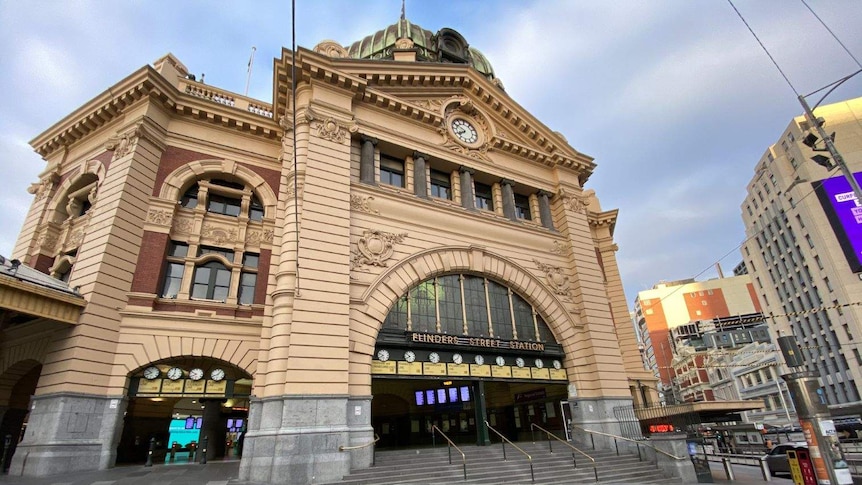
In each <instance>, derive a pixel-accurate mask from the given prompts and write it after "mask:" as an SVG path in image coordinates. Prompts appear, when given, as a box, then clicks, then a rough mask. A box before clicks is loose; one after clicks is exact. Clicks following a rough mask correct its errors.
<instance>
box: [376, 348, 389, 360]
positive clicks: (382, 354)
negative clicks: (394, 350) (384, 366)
mask: <svg viewBox="0 0 862 485" xmlns="http://www.w3.org/2000/svg"><path fill="white" fill-rule="evenodd" d="M377 360H379V361H380V362H386V361H387V360H389V351H388V350H386V349H381V350H378V351H377Z"/></svg>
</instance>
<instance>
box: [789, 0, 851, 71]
mask: <svg viewBox="0 0 862 485" xmlns="http://www.w3.org/2000/svg"><path fill="white" fill-rule="evenodd" d="M800 1H801V2H802V5H805V7H806V8H807V9H808V11H809V12H811V15H814V18H816V19H817V20H819V21H820V24H821V25H823V28H824V29H826V31H827V32H829V33H830V34H832V38H833V39H835V41H836V42H838V45H840V46H841V47H842V48H843V49H844V52H846V53H847V55H848V56H850V58H851V59H853V62H855V63H856V65H857V66H859V67H860V68H862V64H860V63H859V60H858V59H856V57H855V56H854V55H853V53H851V52H850V49H848V48H847V46H846V45H844V43H843V42H841V39H839V38H838V36H837V35H835V32H833V31H832V29H830V28H829V26H828V25H826V22H824V21H823V19H821V18H820V16H818V15H817V14H816V13H815V12H814V10H813V9H812V8H811V6H810V5H808V3H807V2H806V1H805V0H800Z"/></svg>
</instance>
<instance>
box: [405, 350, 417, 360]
mask: <svg viewBox="0 0 862 485" xmlns="http://www.w3.org/2000/svg"><path fill="white" fill-rule="evenodd" d="M404 360H406V361H407V362H413V361H414V360H416V354H414V353H413V351H412V350H408V351H407V352H404Z"/></svg>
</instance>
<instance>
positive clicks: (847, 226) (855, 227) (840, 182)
mask: <svg viewBox="0 0 862 485" xmlns="http://www.w3.org/2000/svg"><path fill="white" fill-rule="evenodd" d="M853 176H854V177H855V178H856V182H857V183H859V184H860V185H862V172H857V173H855V174H853ZM813 185H814V186H815V190H816V191H817V197H818V198H819V199H820V203H821V204H822V205H823V209H824V210H825V211H826V217H827V218H828V219H829V223H830V224H831V225H832V229H833V230H834V231H835V235H836V236H837V237H838V242H839V243H840V244H841V249H843V250H844V256H845V257H846V258H847V262H848V263H850V269H851V270H852V271H853V272H854V273H859V272H862V201H857V200H856V196H855V195H854V194H853V189H852V188H851V187H850V182H848V181H847V179H846V178H844V176H838V177H832V178H830V179H826V180H824V181H823V183H822V185H820V186H819V187H818V183H814V184H813Z"/></svg>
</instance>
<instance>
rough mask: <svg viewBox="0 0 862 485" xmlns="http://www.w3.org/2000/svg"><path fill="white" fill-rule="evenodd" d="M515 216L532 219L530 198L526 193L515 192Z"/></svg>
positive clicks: (526, 219)
mask: <svg viewBox="0 0 862 485" xmlns="http://www.w3.org/2000/svg"><path fill="white" fill-rule="evenodd" d="M515 216H516V217H517V218H518V219H524V220H525V221H529V220H531V219H533V216H532V214H530V198H529V197H527V196H526V195H521V194H515Z"/></svg>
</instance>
